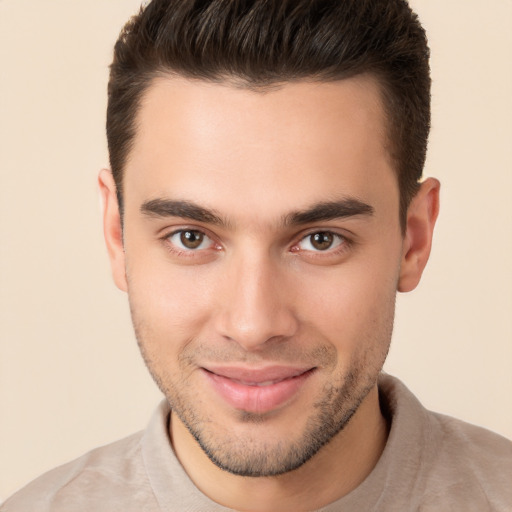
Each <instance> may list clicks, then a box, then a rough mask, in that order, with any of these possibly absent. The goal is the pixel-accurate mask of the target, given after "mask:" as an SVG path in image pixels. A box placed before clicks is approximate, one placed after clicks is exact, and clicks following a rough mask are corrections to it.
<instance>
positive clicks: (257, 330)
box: [216, 255, 298, 351]
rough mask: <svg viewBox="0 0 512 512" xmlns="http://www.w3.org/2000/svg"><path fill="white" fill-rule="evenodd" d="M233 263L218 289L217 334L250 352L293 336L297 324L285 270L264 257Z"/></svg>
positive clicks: (291, 292) (230, 264) (233, 260)
mask: <svg viewBox="0 0 512 512" xmlns="http://www.w3.org/2000/svg"><path fill="white" fill-rule="evenodd" d="M230 260H231V261H230V262H229V263H227V265H228V266H229V271H228V272H226V279H225V281H224V285H223V287H222V289H221V290H219V291H220V293H219V297H218V298H219V299H220V304H219V310H218V315H217V318H216V323H217V329H218V333H219V334H221V335H222V336H223V337H225V338H228V339H231V340H233V341H235V342H237V343H238V344H239V345H241V346H242V347H243V348H244V349H245V350H247V351H257V350H260V349H262V348H263V347H265V346H266V345H267V344H268V343H269V342H270V341H271V340H273V341H278V340H282V339H285V338H289V337H291V336H293V335H294V334H295V333H296V331H297V328H298V322H297V318H296V315H295V314H294V310H293V302H294V301H293V296H294V291H293V289H292V288H293V287H290V286H287V284H286V281H287V279H286V278H287V276H286V270H285V269H283V268H280V265H279V263H276V262H272V261H271V258H270V257H269V256H265V255H261V256H255V255H252V256H250V257H246V258H243V257H240V258H236V260H235V257H233V258H230Z"/></svg>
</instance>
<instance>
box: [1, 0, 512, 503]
mask: <svg viewBox="0 0 512 512" xmlns="http://www.w3.org/2000/svg"><path fill="white" fill-rule="evenodd" d="M138 3H139V2H138V1H137V0H108V1H106V0H87V1H70V0H0V64H1V66H0V173H1V174H0V179H1V183H0V281H1V292H0V293H1V295H0V315H1V317H0V343H1V345H0V415H1V416H0V498H2V497H3V498H5V497H7V496H8V495H9V494H10V493H11V492H13V491H14V490H15V489H16V488H18V487H19V486H21V485H22V484H23V483H25V482H26V481H28V480H30V479H32V478H34V477H36V476H37V475H38V474H40V473H41V472H42V471H44V470H47V469H49V468H51V467H53V466H55V465H57V464H60V463H63V462H65V461H67V460H69V459H71V458H74V457H76V456H78V455H80V454H82V453H83V452H84V451H86V450H88V449H90V448H92V447H94V446H97V445H99V444H104V443H107V442H109V441H111V440H114V439H117V438H119V437H122V436H124V435H127V434H129V433H131V432H133V431H135V430H138V429H141V428H143V427H144V426H145V424H146V422H147V420H148V418H149V416H150V413H151V411H152V409H153V408H154V406H155V405H156V403H157V401H158V400H159V393H158V392H157V390H156V387H155V386H154V384H153V382H152V381H151V379H150V377H149V376H148V375H147V373H146V370H145V368H144V366H143V364H142V362H141V359H140V356H139V354H138V351H137V348H136V344H135V341H134V336H133V334H132V330H131V325H130V321H129V315H128V309H127V305H126V300H125V297H124V296H123V294H122V293H121V292H118V291H117V290H116V289H115V288H114V286H113V284H112V283H111V280H110V275H109V269H108V263H107V258H106V253H105V250H104V248H103V241H102V235H101V229H100V206H99V200H98V197H97V191H96V184H95V176H96V173H97V171H98V169H99V168H101V167H102V166H105V165H106V162H107V156H106V149H105V139H104V130H103V126H104V111H105V103H106V92H105V90H106V80H107V65H108V63H109V60H110V55H111V48H112V45H113V43H114V41H115V39H116V36H117V33H118V31H119V29H120V27H121V25H122V23H123V22H124V21H125V20H126V19H127V18H128V16H129V15H130V14H131V13H132V12H134V10H135V9H136V7H137V6H138ZM412 4H413V6H414V7H415V8H416V9H417V10H418V12H419V14H420V17H421V19H422V20H423V23H424V25H425V26H426V28H427V31H428V33H429V39H430V44H431V47H432V68H433V78H434V89H433V132H432V137H431V145H430V153H429V159H428V163H427V168H426V174H427V175H432V176H437V177H438V178H440V179H441V181H442V183H443V189H442V201H443V205H442V214H441V218H440V221H439V225H438V228H437V234H436V235H437V237H436V241H435V246H434V249H433V253H432V257H431V262H430V266H429V268H428V269H427V272H426V274H425V276H424V281H423V283H422V284H421V286H420V287H419V289H418V290H417V291H415V292H414V293H412V294H410V295H408V296H403V297H400V298H399V305H398V313H397V328H396V330H395V335H394V342H393V347H392V352H391V355H390V358H389V361H388V363H387V365H386V367H387V369H388V371H390V372H392V373H394V374H396V375H397V376H399V377H400V378H402V379H403V380H404V381H406V382H407V384H408V385H409V387H410V388H411V389H412V390H413V391H414V392H416V393H417V395H418V396H419V397H420V399H421V400H422V401H423V402H424V404H426V405H427V406H428V407H430V408H432V409H435V410H438V411H441V412H445V413H448V414H451V415H454V416H458V417H460V418H463V419H465V420H468V421H471V422H474V423H477V424H480V425H484V426H486V427H488V428H491V429H493V430H495V431H497V432H500V433H502V434H504V435H506V436H508V437H512V404H511V396H512V320H511V312H512V272H511V262H512V207H511V193H512V142H511V141H512V123H511V119H512V64H511V63H512V30H511V26H510V25H511V20H512V2H511V1H510V0H490V1H486V2H483V1H482V0H414V1H412Z"/></svg>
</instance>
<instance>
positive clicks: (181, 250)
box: [159, 225, 221, 256]
mask: <svg viewBox="0 0 512 512" xmlns="http://www.w3.org/2000/svg"><path fill="white" fill-rule="evenodd" d="M162 231H163V234H162V235H161V236H159V238H160V239H161V240H162V242H163V243H164V244H165V245H166V246H167V249H168V250H169V251H171V252H173V253H175V254H178V255H186V256H193V255H195V254H199V253H204V252H205V251H208V250H211V249H217V250H218V249H220V248H221V246H220V243H219V242H218V240H217V237H215V236H214V235H213V234H212V233H210V231H209V230H208V229H205V228H203V227H200V226H192V225H181V226H173V227H172V228H168V229H166V230H162ZM184 231H197V232H199V233H201V234H202V235H204V237H205V238H207V239H208V240H210V244H208V247H206V248H203V249H188V248H186V247H180V246H179V245H177V244H176V243H173V242H171V240H170V239H171V237H173V236H174V235H177V234H179V233H183V232H184Z"/></svg>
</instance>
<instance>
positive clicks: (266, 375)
mask: <svg viewBox="0 0 512 512" xmlns="http://www.w3.org/2000/svg"><path fill="white" fill-rule="evenodd" d="M203 368H204V369H205V370H206V371H208V372H210V373H214V374H215V375H219V376H220V377H225V378H227V379H231V380H236V381H240V382H243V383H248V384H260V383H262V382H269V381H273V382H279V381H281V380H285V379H291V378H292V377H298V376H299V375H302V374H303V373H306V372H308V371H309V370H312V369H313V368H311V367H296V366H266V367H262V368H249V367H243V366H215V365H208V366H203Z"/></svg>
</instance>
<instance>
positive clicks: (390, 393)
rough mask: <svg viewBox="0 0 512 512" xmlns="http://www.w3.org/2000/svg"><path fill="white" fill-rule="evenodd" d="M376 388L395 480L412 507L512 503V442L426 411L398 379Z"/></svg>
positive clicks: (506, 506) (499, 507) (498, 507)
mask: <svg viewBox="0 0 512 512" xmlns="http://www.w3.org/2000/svg"><path fill="white" fill-rule="evenodd" d="M379 387H380V389H381V393H382V399H383V405H384V410H385V411H387V412H388V415H389V418H390V419H391V431H390V437H389V439H388V445H389V450H388V451H389V454H388V455H390V459H391V463H390V466H388V469H390V467H392V468H394V469H393V471H394V474H395V477H397V480H399V481H401V482H402V481H403V482H407V487H408V490H404V496H406V501H407V502H408V503H415V508H414V510H421V511H422V512H427V511H428V512H430V511H437V510H446V511H451V510H465V512H469V511H473V510H475V511H479V512H481V511H486V510H492V511H506V510H510V509H511V506H512V486H511V485H510V481H511V475H512V442H511V441H509V440H508V439H506V438H504V437H502V436H500V435H498V434H496V433H494V432H491V431H489V430H486V429H484V428H481V427H478V426H475V425H471V424H469V423H466V422H464V421H461V420H458V419H455V418H452V417H450V416H446V415H443V414H438V413H435V412H431V411H428V410H427V409H425V408H424V407H423V406H422V405H421V403H420V402H419V401H418V400H417V398H416V397H415V396H414V395H413V394H412V393H411V392H410V391H409V390H408V389H407V388H406V387H405V386H404V384H402V383H401V382H400V381H399V380H398V379H396V378H393V377H391V376H389V375H384V376H383V377H382V378H381V380H380V382H379Z"/></svg>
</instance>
